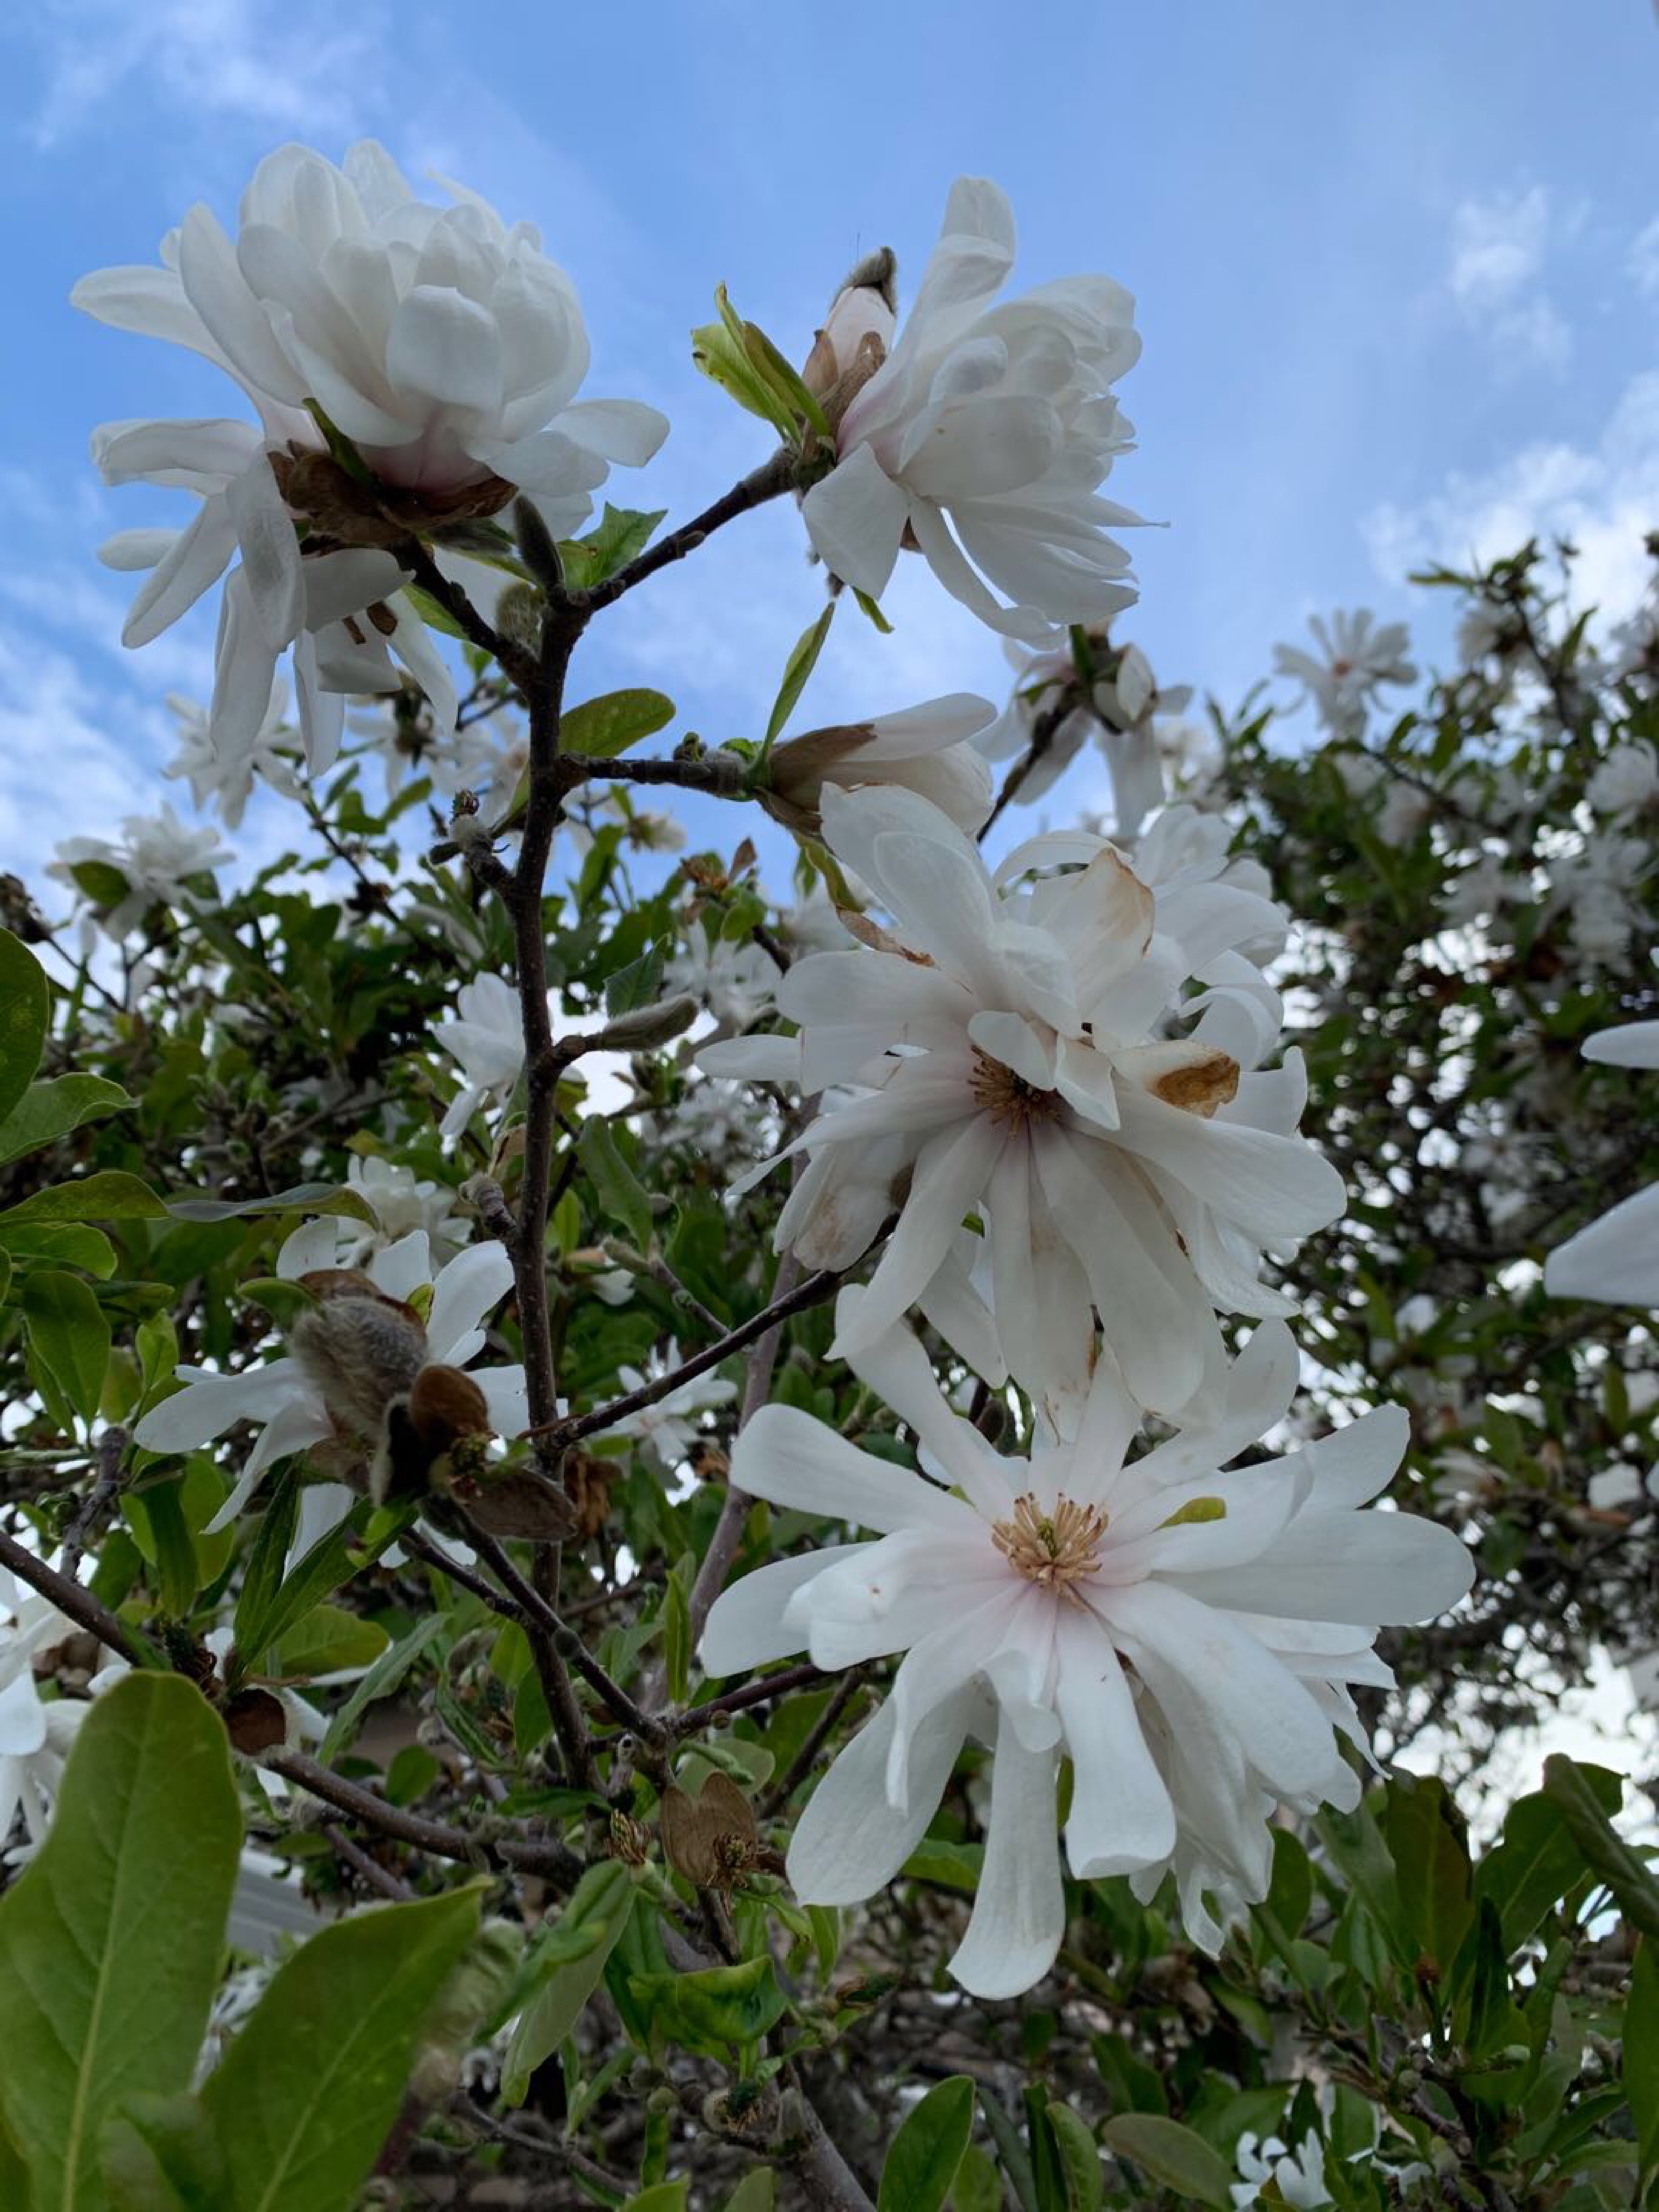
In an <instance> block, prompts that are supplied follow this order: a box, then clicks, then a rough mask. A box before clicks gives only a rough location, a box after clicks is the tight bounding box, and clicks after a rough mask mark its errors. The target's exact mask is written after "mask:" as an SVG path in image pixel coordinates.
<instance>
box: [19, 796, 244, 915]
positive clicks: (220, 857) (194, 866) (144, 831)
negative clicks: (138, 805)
mask: <svg viewBox="0 0 1659 2212" xmlns="http://www.w3.org/2000/svg"><path fill="white" fill-rule="evenodd" d="M55 851H56V855H57V857H56V858H55V859H54V860H52V862H51V864H50V865H49V866H48V867H47V869H46V873H47V874H48V875H49V876H56V877H57V878H58V881H59V882H60V883H65V884H70V885H71V886H73V887H75V888H76V889H79V885H78V884H76V875H75V871H76V869H77V868H83V867H85V866H88V864H90V865H91V866H94V867H97V868H100V869H102V868H110V869H113V871H114V872H115V873H116V874H117V875H118V876H120V877H121V878H123V879H124V880H125V883H126V884H127V893H126V896H125V898H119V899H117V900H116V901H115V902H113V904H112V905H111V906H110V907H108V908H106V910H104V911H103V912H101V913H100V915H99V917H98V926H99V927H100V929H101V930H102V931H103V932H104V933H105V935H106V936H107V937H112V938H113V939H115V940H116V941H117V942H119V941H120V939H122V938H124V937H125V936H127V935H128V934H129V933H131V931H133V930H134V929H136V928H137V926H138V924H139V923H140V922H141V921H143V918H144V916H145V915H147V914H148V913H149V910H150V908H152V907H153V906H185V907H187V906H190V905H191V904H192V903H193V898H192V894H191V890H190V887H189V884H190V878H191V877H192V876H200V875H205V874H208V873H210V872H211V871H212V870H213V869H215V868H222V867H224V866H227V865H228V863H229V862H230V861H232V860H234V859H235V857H236V855H235V854H234V853H233V852H232V851H231V850H230V849H229V848H228V846H225V845H222V844H221V843H220V842H219V833H218V831H217V830H216V829H191V827H190V826H189V824H188V823H184V822H181V821H180V820H179V817H178V816H177V815H176V814H175V813H174V812H173V809H172V807H171V806H167V805H163V806H162V808H161V811H160V813H159V814H129V815H127V816H126V817H125V818H124V819H123V821H122V823H121V842H119V844H112V843H111V842H109V841H108V840H107V839H106V838H103V837H66V838H64V842H62V844H60V845H58V847H56V848H55Z"/></svg>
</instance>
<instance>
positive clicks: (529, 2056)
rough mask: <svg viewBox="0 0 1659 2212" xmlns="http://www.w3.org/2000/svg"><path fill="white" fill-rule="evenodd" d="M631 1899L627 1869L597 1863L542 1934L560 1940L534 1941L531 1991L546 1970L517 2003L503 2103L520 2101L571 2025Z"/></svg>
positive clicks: (629, 1911) (614, 1940)
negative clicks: (543, 1970)
mask: <svg viewBox="0 0 1659 2212" xmlns="http://www.w3.org/2000/svg"><path fill="white" fill-rule="evenodd" d="M634 1896H635V1891H634V1884H633V1881H632V1879H631V1877H630V1876H629V1871H628V1869H627V1868H626V1867H625V1866H623V1865H622V1864H620V1863H618V1862H617V1860H615V1859H602V1860H601V1861H600V1862H599V1864H598V1865H596V1866H591V1867H589V1868H588V1869H587V1871H586V1874H584V1875H583V1876H582V1878H581V1880H580V1881H579V1882H578V1883H577V1884H576V1887H575V1888H574V1890H573V1891H572V1892H571V1893H570V1902H569V1903H568V1905H566V1906H565V1909H564V1911H562V1913H561V1914H560V1916H559V1917H558V1919H557V1921H556V1923H554V1926H553V1928H552V1929H550V1930H549V1931H548V1933H549V1935H550V1936H551V1937H553V1938H555V1939H558V1938H562V1939H564V1940H563V1941H562V1942H558V1941H554V1942H544V1941H541V1940H538V1943H537V1946H536V1951H535V1954H534V1956H532V1960H531V1961H530V1973H531V1976H532V1981H531V1984H530V1985H531V1987H532V1989H534V1988H535V1980H534V1977H535V1976H536V1975H537V1973H538V1971H539V1969H540V1968H541V1967H543V1966H547V1967H548V1968H549V1971H548V1974H547V1978H546V1980H545V1982H544V1983H543V1984H542V1986H541V1987H540V1988H539V1990H536V1993H535V1995H534V1996H531V1997H529V1998H528V1999H526V2000H525V2001H524V2002H523V2008H522V2010H521V2011H520V2015H519V2024H518V2026H517V2027H515V2028H514V2029H513V2039H512V2041H511V2043H510V2044H509V2045H507V2057H506V2059H505V2060H504V2061H503V2063H502V2066H501V2095H502V2097H503V2099H504V2100H506V2102H507V2103H508V2104H509V2105H521V2104H522V2103H523V2102H524V2100H525V2093H526V2090H527V2089H528V2088H529V2087H530V2077H531V2075H532V2074H533V2073H534V2072H535V2070H536V2069H537V2068H538V2066H539V2065H540V2064H541V2063H542V2061H543V2060H544V2058H547V2057H550V2056H551V2055H552V2053H553V2052H554V2051H556V2050H557V2049H558V2047H559V2045H561V2044H562V2042H563V2041H564V2039H565V2038H566V2036H567V2035H568V2034H569V2033H570V2031H571V2029H572V2028H573V2027H574V2026H575V2025H576V2021H577V2020H578V2019H579V2017H580V2014H581V2010H582V2008H583V2006H584V2005H585V2004H586V2002H587V2000H588V1999H589V1997H591V1996H592V1994H593V1992H594V1990H596V1989H598V1987H599V1979H600V1977H601V1976H602V1975H603V1973H604V1972H605V1960H607V1959H608V1958H609V1957H610V1956H611V1953H612V1951H614V1950H615V1948H617V1942H618V1941H619V1939H620V1938H621V1936H622V1932H623V1929H624V1928H626V1927H627V1925H628V1923H629V1917H630V1915H631V1914H632V1912H633V1910H634Z"/></svg>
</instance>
